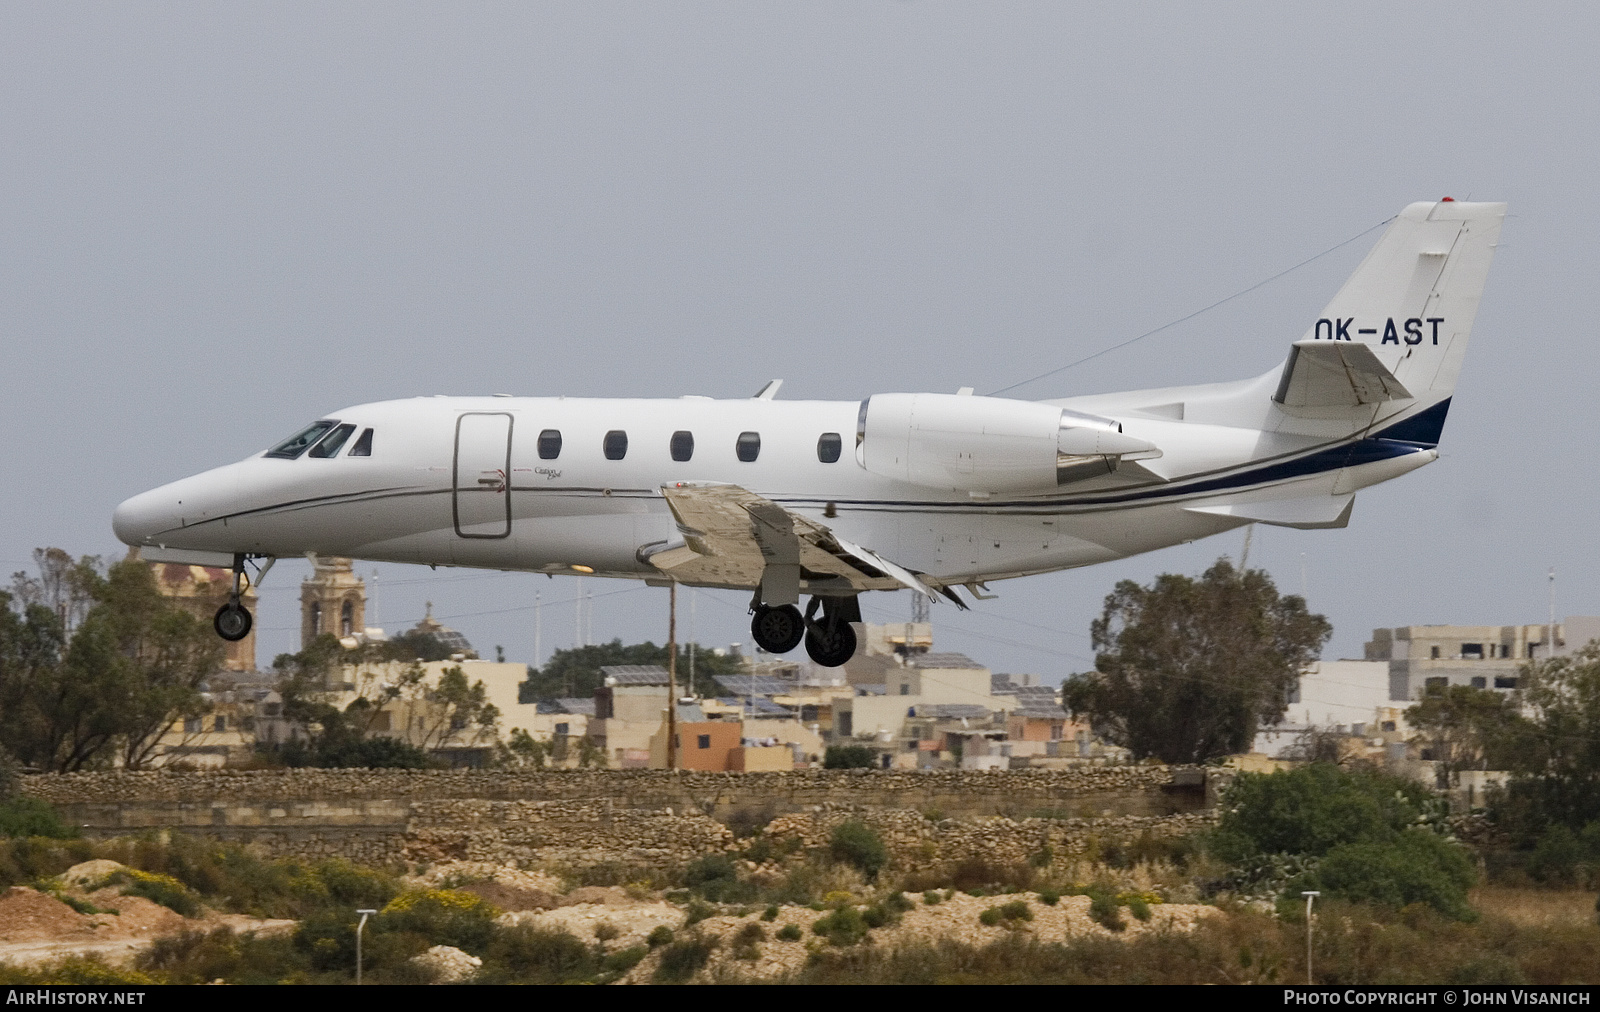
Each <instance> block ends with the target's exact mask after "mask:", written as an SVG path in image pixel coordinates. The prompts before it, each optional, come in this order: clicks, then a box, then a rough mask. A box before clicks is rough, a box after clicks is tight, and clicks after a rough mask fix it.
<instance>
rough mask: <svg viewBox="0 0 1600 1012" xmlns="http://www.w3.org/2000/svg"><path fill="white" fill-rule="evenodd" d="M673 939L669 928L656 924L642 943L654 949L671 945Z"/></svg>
mask: <svg viewBox="0 0 1600 1012" xmlns="http://www.w3.org/2000/svg"><path fill="white" fill-rule="evenodd" d="M673 937H674V936H673V933H672V929H671V928H669V927H667V926H666V925H665V924H658V925H656V927H655V930H654V931H651V932H650V935H649V937H647V938H646V939H645V940H644V941H645V944H646V945H648V946H650V948H652V949H654V948H658V947H660V946H663V945H671V944H672V939H673Z"/></svg>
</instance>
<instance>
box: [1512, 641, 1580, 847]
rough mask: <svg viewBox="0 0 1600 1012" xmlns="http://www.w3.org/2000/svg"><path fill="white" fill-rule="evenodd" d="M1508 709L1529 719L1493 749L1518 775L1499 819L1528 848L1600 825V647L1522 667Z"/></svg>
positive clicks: (1515, 774)
mask: <svg viewBox="0 0 1600 1012" xmlns="http://www.w3.org/2000/svg"><path fill="white" fill-rule="evenodd" d="M1510 705H1512V706H1514V707H1515V708H1516V709H1518V710H1520V712H1521V713H1522V714H1523V716H1524V717H1525V718H1526V719H1525V721H1524V722H1520V723H1513V724H1510V725H1509V727H1508V730H1507V731H1506V733H1504V734H1503V736H1502V738H1501V739H1500V740H1499V741H1497V742H1495V743H1494V744H1493V747H1494V748H1495V749H1496V750H1497V752H1496V755H1497V762H1498V763H1499V764H1500V765H1501V768H1503V769H1507V770H1510V771H1511V773H1512V779H1511V782H1510V783H1509V784H1508V785H1507V790H1506V793H1505V795H1504V796H1503V797H1502V798H1501V799H1499V801H1498V802H1495V803H1493V804H1492V805H1491V808H1492V810H1493V812H1494V814H1495V816H1496V817H1497V818H1498V819H1499V821H1500V822H1501V823H1502V824H1503V825H1505V826H1506V827H1507V828H1508V829H1510V830H1511V831H1512V832H1513V834H1514V835H1516V836H1517V837H1518V839H1519V840H1520V841H1521V842H1522V843H1524V844H1531V841H1532V840H1533V839H1534V838H1536V837H1538V836H1540V835H1543V834H1544V833H1545V832H1546V831H1547V830H1548V829H1549V828H1550V827H1552V826H1554V825H1563V826H1566V827H1567V828H1568V829H1569V830H1571V831H1574V832H1577V831H1579V830H1582V829H1583V828H1584V827H1585V826H1586V825H1588V824H1589V823H1591V822H1596V821H1600V644H1596V643H1590V644H1589V645H1587V646H1585V647H1583V648H1582V649H1580V650H1578V651H1576V652H1575V653H1572V654H1569V655H1567V656H1565V657H1551V658H1547V659H1545V660H1541V661H1532V662H1529V663H1528V664H1526V665H1524V666H1523V668H1522V670H1521V677H1520V678H1519V679H1518V688H1517V691H1516V693H1515V694H1514V697H1513V701H1512V703H1511V704H1510Z"/></svg>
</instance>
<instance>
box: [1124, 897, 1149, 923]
mask: <svg viewBox="0 0 1600 1012" xmlns="http://www.w3.org/2000/svg"><path fill="white" fill-rule="evenodd" d="M1127 905H1128V913H1130V914H1132V915H1133V916H1134V917H1136V918H1137V919H1139V920H1141V921H1148V920H1149V919H1150V904H1149V903H1147V902H1145V899H1144V897H1143V896H1130V897H1128V904H1127Z"/></svg>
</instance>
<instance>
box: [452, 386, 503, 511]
mask: <svg viewBox="0 0 1600 1012" xmlns="http://www.w3.org/2000/svg"><path fill="white" fill-rule="evenodd" d="M452 499H453V502H452V507H453V511H454V514H455V524H456V533H457V534H459V535H460V536H461V537H463V538H504V537H509V536H510V535H511V416H510V415H509V414H503V413H499V412H472V413H470V414H465V415H462V416H461V417H460V418H458V419H456V456H455V487H454V491H453V493H452Z"/></svg>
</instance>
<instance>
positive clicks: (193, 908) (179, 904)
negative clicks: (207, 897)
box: [111, 868, 200, 917]
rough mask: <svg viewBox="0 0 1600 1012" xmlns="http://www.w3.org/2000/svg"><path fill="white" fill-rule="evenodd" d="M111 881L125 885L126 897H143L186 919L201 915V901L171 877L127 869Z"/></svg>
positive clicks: (114, 876) (112, 877) (118, 873)
mask: <svg viewBox="0 0 1600 1012" xmlns="http://www.w3.org/2000/svg"><path fill="white" fill-rule="evenodd" d="M111 881H112V882H120V883H123V888H122V891H123V893H124V894H125V895H128V896H143V897H144V898H145V899H147V900H150V901H151V902H154V903H159V904H161V905H162V906H164V907H166V908H167V909H168V910H171V911H173V912H174V913H177V914H181V915H182V916H184V917H196V916H198V915H199V913H200V901H199V899H198V898H196V897H195V894H194V893H192V892H190V891H189V889H188V887H186V886H185V885H184V884H183V883H182V882H179V881H178V880H177V879H175V878H173V877H172V876H171V875H162V874H160V873H158V872H149V871H140V870H138V869H137V868H127V869H124V870H122V871H119V872H117V873H116V874H115V875H113V876H111Z"/></svg>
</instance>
